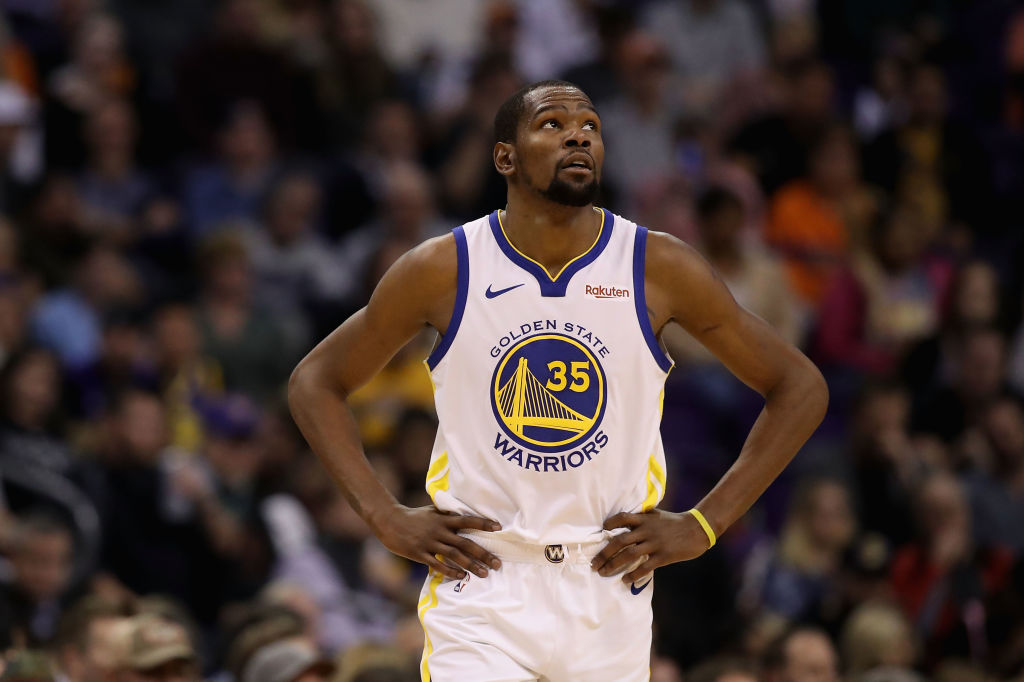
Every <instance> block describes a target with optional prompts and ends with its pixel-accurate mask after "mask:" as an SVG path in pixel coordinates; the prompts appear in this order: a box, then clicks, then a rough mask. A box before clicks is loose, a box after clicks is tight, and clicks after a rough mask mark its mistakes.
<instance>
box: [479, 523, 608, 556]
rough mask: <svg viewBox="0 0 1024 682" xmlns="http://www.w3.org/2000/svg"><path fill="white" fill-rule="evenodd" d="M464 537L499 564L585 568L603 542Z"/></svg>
mask: <svg viewBox="0 0 1024 682" xmlns="http://www.w3.org/2000/svg"><path fill="white" fill-rule="evenodd" d="M464 533H465V535H466V537H468V538H469V539H471V540H472V541H473V542H475V543H476V544H478V545H480V546H481V547H483V548H484V549H486V550H487V551H488V552H491V553H492V554H494V555H495V556H497V557H498V558H499V559H501V560H502V561H512V562H516V563H526V564H589V563H590V562H591V560H593V558H594V557H595V556H597V553H598V552H600V551H601V549H602V548H603V547H604V546H605V545H606V544H608V541H607V540H600V541H597V542H564V543H556V544H551V545H535V544H532V543H528V542H516V541H514V540H507V539H505V538H498V537H494V535H492V534H490V533H486V532H479V531H468V532H464Z"/></svg>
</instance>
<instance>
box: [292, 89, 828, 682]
mask: <svg viewBox="0 0 1024 682" xmlns="http://www.w3.org/2000/svg"><path fill="white" fill-rule="evenodd" d="M495 138H496V141H495V145H494V165H495V168H496V169H497V170H498V172H499V173H501V174H502V175H504V176H505V178H506V180H507V182H508V203H507V205H506V206H505V208H504V209H503V210H499V211H495V212H494V213H492V214H491V215H489V216H486V217H483V218H480V219H478V220H475V221H473V222H470V223H467V224H465V225H462V226H460V227H457V228H455V229H454V230H453V232H452V233H451V234H449V235H446V236H443V237H439V238H436V239H432V240H430V241H427V242H425V243H423V244H421V245H420V246H418V247H416V248H415V249H413V250H412V251H410V252H409V253H407V254H406V255H405V256H403V257H402V258H401V259H400V260H399V261H398V262H397V263H395V265H394V266H393V267H392V268H391V269H390V270H389V271H388V272H387V274H385V276H384V277H383V279H382V280H381V282H380V284H379V285H378V286H377V289H376V291H375V292H374V293H373V295H372V297H371V299H370V302H369V303H368V304H367V306H366V307H365V308H364V309H362V310H360V311H359V312H357V313H356V314H355V315H353V316H352V317H351V318H349V319H348V320H347V321H345V322H344V323H343V324H342V325H341V326H340V327H339V328H338V329H337V330H335V331H334V332H333V333H332V334H331V335H330V336H328V337H327V338H326V339H325V340H324V341H323V342H321V343H320V344H319V345H318V346H317V347H316V348H314V349H313V350H312V351H311V352H310V353H309V355H308V356H307V357H306V358H305V359H304V360H303V361H302V362H301V363H300V364H299V366H298V367H297V368H296V370H295V372H294V374H293V375H292V379H291V382H290V386H289V398H290V403H291V408H292V412H293V414H294V416H295V419H296V422H297V423H298V425H299V427H300V428H301V429H302V432H303V433H304V434H305V436H306V438H307V440H308V441H309V443H310V445H311V446H312V448H313V449H314V450H315V451H316V453H317V454H318V455H319V456H320V458H321V459H322V460H323V461H324V463H325V465H326V466H327V468H328V470H329V471H330V473H331V475H332V476H333V478H334V479H335V480H336V481H337V483H338V485H339V486H340V487H341V490H342V491H343V493H344V494H345V496H346V497H347V498H348V500H349V501H350V502H351V503H352V506H353V507H354V508H355V509H356V511H358V512H359V514H360V515H362V517H363V518H364V519H365V520H366V522H367V523H368V524H369V526H370V527H371V528H372V529H373V531H374V533H376V535H377V537H378V538H380V540H381V542H383V543H384V545H385V546H386V547H388V548H389V549H390V550H391V551H393V552H394V553H396V554H399V555H401V556H404V557H407V558H409V559H412V560H413V561H419V562H422V563H425V564H427V565H428V566H429V567H430V575H429V577H428V579H427V581H426V584H425V585H424V587H423V593H422V598H421V601H420V607H419V614H420V619H421V621H422V623H423V627H424V632H425V635H426V638H425V647H424V655H423V661H422V675H423V679H424V680H428V679H429V680H435V682H448V681H459V682H461V681H464V680H474V681H482V680H489V681H497V680H509V681H512V680H557V681H559V682H565V681H567V680H587V681H588V682H595V681H601V680H607V681H614V682H634V681H639V680H646V679H647V678H648V664H649V654H650V646H651V607H650V604H651V594H652V592H653V588H651V582H652V579H653V571H654V569H656V568H657V567H659V566H664V565H665V564H669V563H672V562H676V561H686V560H688V559H693V558H695V557H698V556H700V555H701V554H703V553H704V552H705V551H707V550H708V548H709V547H710V546H711V545H713V544H714V543H715V540H716V538H717V537H718V536H720V535H721V534H722V533H723V532H724V531H725V529H726V528H728V527H729V526H730V524H732V523H733V522H734V521H736V519H738V518H739V517H740V516H741V515H742V514H743V513H744V512H745V511H746V510H747V509H748V508H749V507H750V505H751V504H753V502H754V501H755V500H756V499H757V498H758V496H759V495H760V494H761V493H762V492H763V491H764V490H765V488H766V487H767V486H768V484H769V483H770V482H771V481H772V480H773V479H774V478H775V477H776V476H777V475H778V474H779V472H780V471H781V470H782V468H783V467H784V466H785V465H786V464H787V463H788V462H789V460H790V459H791V458H792V457H793V455H794V454H795V453H796V451H797V450H798V449H799V448H800V446H801V445H803V443H804V441H805V440H806V439H807V438H808V436H809V435H810V434H811V432H812V431H813V430H814V429H815V428H816V427H817V425H818V423H819V422H820V420H821V419H822V416H823V414H824V411H825V406H826V402H827V399H828V397H827V391H826V388H825V384H824V381H823V380H822V378H821V375H820V374H819V373H818V371H817V369H816V368H815V367H814V366H813V365H812V364H811V363H810V361H808V360H807V358H805V357H804V356H803V355H802V354H801V353H800V352H799V351H798V350H796V349H795V348H793V347H792V346H790V345H788V344H787V343H785V342H784V341H783V340H782V339H780V338H779V336H778V335H777V334H776V333H775V332H774V331H772V329H771V328H770V327H769V326H768V325H766V324H765V323H764V322H762V321H761V320H759V319H758V318H756V317H754V316H752V315H751V314H749V313H747V312H746V311H745V310H743V309H742V308H740V307H739V306H738V305H737V304H736V303H735V301H734V300H733V298H732V296H731V295H730V294H729V291H728V290H727V289H726V287H725V286H724V285H723V284H722V282H721V280H720V279H719V278H718V277H717V276H716V275H715V273H714V272H713V271H712V270H711V268H710V267H709V266H708V265H707V263H706V262H705V261H704V260H703V259H702V258H701V257H700V256H699V255H697V253H696V252H695V251H694V250H693V249H692V248H690V247H689V246H687V245H685V244H683V243H682V242H680V241H679V240H677V239H675V238H673V237H670V236H668V235H665V234H659V233H656V232H648V231H647V230H646V229H644V228H643V227H639V226H637V225H635V224H634V223H631V222H630V221H628V220H626V219H625V218H622V217H620V216H617V215H613V214H611V213H609V212H608V211H606V210H603V209H598V208H595V207H594V205H593V202H594V199H595V197H596V195H597V192H598V183H599V181H600V177H601V164H602V161H603V160H604V145H603V143H602V139H601V119H600V117H599V116H598V114H597V112H596V111H595V110H594V105H593V104H592V103H591V101H590V99H589V98H588V97H587V96H586V95H585V94H584V93H583V92H582V91H580V90H579V89H578V88H577V87H575V86H573V85H571V84H569V83H564V82H558V81H545V82H541V83H536V84H533V85H531V86H527V87H526V88H523V89H522V90H520V91H519V92H518V93H516V94H515V95H513V96H512V97H511V98H509V100H508V101H506V102H505V103H504V104H503V105H502V106H501V108H500V110H499V111H498V114H497V116H496V118H495ZM669 323H676V324H680V325H682V326H683V328H684V329H686V330H687V331H688V332H689V333H690V334H692V335H693V336H694V337H696V338H697V339H698V340H699V341H701V342H702V343H703V344H704V345H705V346H707V348H708V349H709V350H710V351H711V352H713V353H714V354H715V355H716V356H718V358H719V359H721V361H722V362H723V363H724V364H725V366H726V367H728V368H729V369H730V370H731V371H732V372H733V373H734V374H735V375H736V376H737V377H739V378H740V379H741V380H743V381H744V382H745V383H746V384H748V385H749V386H751V387H752V388H753V389H755V390H756V391H758V392H760V393H761V395H763V396H764V398H765V407H764V410H763V412H762V413H761V415H760V417H759V418H758V420H757V422H756V423H755V424H754V427H753V429H752V430H751V432H750V435H749V437H748V438H747V441H746V444H745V445H744V447H743V449H742V451H741V452H740V454H739V457H738V459H737V460H736V462H735V463H734V464H733V466H732V467H731V468H730V469H729V471H728V472H727V473H726V474H725V476H724V477H723V478H722V480H721V481H720V482H719V483H718V484H717V485H716V486H715V487H714V489H713V490H712V491H711V492H710V493H708V495H707V496H706V497H705V498H704V499H703V500H701V501H700V503H699V504H698V505H697V506H696V507H694V508H693V509H691V510H690V511H689V512H685V513H672V512H668V511H662V510H659V509H658V508H657V504H658V502H659V501H660V500H661V498H662V497H663V496H664V494H665V481H666V475H665V457H664V452H663V449H662V444H661V438H660V435H659V423H660V421H661V403H662V399H663V396H664V392H663V387H664V381H665V376H666V375H667V373H668V371H669V369H670V368H671V366H672V361H671V359H669V358H668V357H667V356H666V354H665V352H664V351H663V350H662V347H661V345H660V343H659V341H658V335H659V333H660V332H661V330H662V329H663V328H664V327H665V326H666V325H668V324H669ZM423 325H430V326H431V327H433V328H434V329H436V330H437V331H438V333H439V341H438V343H437V345H436V347H435V348H434V350H433V352H432V353H431V354H430V357H429V358H427V360H426V364H427V367H428V370H429V372H430V376H431V378H432V380H433V383H434V390H435V393H434V399H435V403H436V405H437V412H438V417H439V420H440V425H439V428H438V434H437V440H436V442H435V445H434V449H433V453H432V455H431V459H430V468H429V472H428V474H427V482H426V486H427V492H428V493H429V494H430V496H431V498H432V500H433V505H432V506H428V507H422V508H417V509H411V508H408V507H405V506H403V505H401V504H399V503H398V502H397V501H396V500H395V499H394V498H393V497H392V496H391V494H390V493H388V491H387V490H385V488H384V487H383V486H382V485H381V483H380V482H379V481H378V480H377V478H376V477H375V476H374V473H373V470H372V469H371V467H370V465H369V464H368V463H367V461H366V458H365V457H364V455H363V452H362V450H361V447H360V444H359V440H358V437H357V430H356V425H355V423H354V421H353V418H352V415H351V412H350V411H349V410H348V409H347V407H346V404H345V399H346V396H348V395H349V394H350V393H351V392H352V391H354V390H355V389H356V388H358V387H359V386H360V385H362V384H363V383H365V382H366V381H367V380H369V379H370V378H371V377H373V376H374V374H376V373H377V372H378V371H379V370H380V369H381V368H382V367H384V365H385V363H387V361H388V359H389V358H390V357H391V356H392V355H393V354H394V353H395V352H396V351H397V350H398V349H399V348H401V347H402V345H403V344H405V343H406V342H407V341H409V339H411V338H412V337H413V336H414V335H415V334H416V333H417V332H418V331H419V330H420V329H421V328H422V326H423ZM694 589H700V588H699V586H694Z"/></svg>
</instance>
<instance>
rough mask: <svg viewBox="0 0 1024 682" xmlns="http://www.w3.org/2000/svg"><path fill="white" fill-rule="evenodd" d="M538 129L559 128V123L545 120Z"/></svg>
mask: <svg viewBox="0 0 1024 682" xmlns="http://www.w3.org/2000/svg"><path fill="white" fill-rule="evenodd" d="M540 127H541V128H558V127H559V123H558V121H556V120H555V119H553V118H549V119H548V120H546V121H544V122H543V123H541V124H540Z"/></svg>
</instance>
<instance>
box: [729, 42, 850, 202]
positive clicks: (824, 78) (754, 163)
mask: <svg viewBox="0 0 1024 682" xmlns="http://www.w3.org/2000/svg"><path fill="white" fill-rule="evenodd" d="M782 79H783V83H782V93H781V94H782V97H781V102H780V105H779V107H778V110H777V111H773V112H770V113H768V114H766V115H764V116H762V117H760V118H755V119H754V120H752V121H749V122H747V124H746V125H744V126H743V127H742V128H740V130H739V131H738V132H737V133H736V136H735V137H734V138H733V140H732V142H731V143H730V145H729V146H730V148H731V149H732V151H733V154H735V155H736V156H737V157H738V158H739V159H740V160H741V161H742V162H743V163H746V164H748V165H749V166H750V167H751V169H752V170H753V172H754V173H755V174H756V175H757V177H758V178H760V180H761V187H762V188H763V189H764V191H765V194H768V195H773V194H775V192H776V191H777V190H778V189H779V188H780V187H782V186H783V185H785V184H786V183H787V182H790V181H792V180H796V179H797V178H799V177H801V176H803V175H805V174H806V173H807V172H808V160H809V156H810V154H811V152H812V150H813V148H814V147H815V146H816V143H817V141H818V140H819V139H821V137H822V136H823V135H824V133H825V132H826V131H827V130H828V128H829V126H830V125H832V124H833V123H834V116H835V104H836V102H835V78H834V76H833V74H832V70H831V68H830V67H829V66H828V65H827V64H825V63H824V62H821V61H818V60H816V59H813V58H812V59H801V60H798V61H797V62H795V63H793V64H790V65H787V66H786V67H785V68H784V69H783V73H782Z"/></svg>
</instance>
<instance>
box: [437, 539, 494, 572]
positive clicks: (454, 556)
mask: <svg viewBox="0 0 1024 682" xmlns="http://www.w3.org/2000/svg"><path fill="white" fill-rule="evenodd" d="M437 554H438V555H439V556H441V557H443V558H444V559H445V560H447V561H449V562H452V563H454V564H455V565H456V566H457V567H458V568H462V569H465V570H467V571H472V572H473V574H475V575H476V576H477V577H480V578H486V577H487V571H488V569H487V565H486V564H484V563H481V562H479V561H477V560H475V559H473V558H471V557H470V556H468V555H467V554H465V553H464V552H463V551H462V550H460V549H459V548H457V547H453V546H452V545H442V546H441V547H440V548H439V550H438V552H437ZM459 577H460V578H461V577H462V576H461V575H460V576H459Z"/></svg>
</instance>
